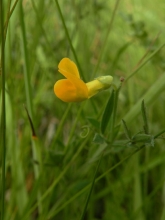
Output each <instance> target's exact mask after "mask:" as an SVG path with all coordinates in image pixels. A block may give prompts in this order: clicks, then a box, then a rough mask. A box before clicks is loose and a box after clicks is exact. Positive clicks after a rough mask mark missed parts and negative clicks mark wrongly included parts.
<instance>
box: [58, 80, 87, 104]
mask: <svg viewBox="0 0 165 220" xmlns="http://www.w3.org/2000/svg"><path fill="white" fill-rule="evenodd" d="M84 84H85V83H84ZM54 93H55V94H56V96H57V97H58V98H59V99H61V100H62V101H64V102H81V101H83V100H85V99H87V98H88V93H87V88H86V85H85V89H84V87H83V88H81V87H80V88H79V86H78V85H77V84H76V85H75V84H74V83H72V82H71V81H70V80H68V79H61V80H58V81H57V82H56V83H55V85H54Z"/></svg>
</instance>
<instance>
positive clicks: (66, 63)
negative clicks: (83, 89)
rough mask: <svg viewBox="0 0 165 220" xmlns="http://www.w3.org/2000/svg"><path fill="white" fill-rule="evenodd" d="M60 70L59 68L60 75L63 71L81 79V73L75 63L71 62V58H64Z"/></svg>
mask: <svg viewBox="0 0 165 220" xmlns="http://www.w3.org/2000/svg"><path fill="white" fill-rule="evenodd" d="M58 68H59V72H60V73H62V72H61V70H62V71H66V72H69V73H71V74H73V75H74V76H76V77H77V78H80V74H79V71H78V69H77V66H76V64H75V63H74V62H73V61H71V60H70V59H69V58H63V59H62V60H61V61H60V63H59V65H58ZM62 74H63V73H62ZM65 77H66V76H65ZM66 78H68V77H66Z"/></svg>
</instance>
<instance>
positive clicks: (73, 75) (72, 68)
mask: <svg viewBox="0 0 165 220" xmlns="http://www.w3.org/2000/svg"><path fill="white" fill-rule="evenodd" d="M58 68H59V70H58V71H59V72H60V73H61V74H62V75H63V76H65V77H66V79H61V80H58V81H57V82H56V83H55V84H54V93H55V94H56V96H57V97H58V98H59V99H61V100H62V101H64V102H81V101H84V100H86V99H89V98H91V97H92V96H94V95H95V94H97V93H98V92H99V91H101V90H104V89H107V88H109V87H110V86H111V84H112V81H113V77H112V76H101V77H98V78H96V79H94V80H93V81H91V82H88V83H85V82H84V81H82V80H81V79H80V74H79V71H78V69H77V66H76V64H75V63H74V62H73V61H71V60H70V59H69V58H63V59H62V60H61V61H60V63H59V65H58Z"/></svg>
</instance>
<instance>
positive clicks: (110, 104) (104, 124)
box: [101, 90, 115, 134]
mask: <svg viewBox="0 0 165 220" xmlns="http://www.w3.org/2000/svg"><path fill="white" fill-rule="evenodd" d="M114 96H115V90H113V91H112V93H111V96H110V98H109V100H108V102H107V104H106V107H105V110H104V113H103V116H102V120H101V132H102V134H104V132H105V129H106V127H107V125H108V122H109V120H110V118H111V115H112V112H113V106H114Z"/></svg>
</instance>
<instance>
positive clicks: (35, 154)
mask: <svg viewBox="0 0 165 220" xmlns="http://www.w3.org/2000/svg"><path fill="white" fill-rule="evenodd" d="M20 24H21V32H22V46H23V55H24V81H25V92H26V101H27V108H28V111H29V115H30V117H31V119H32V121H33V119H34V114H33V103H32V90H31V86H30V71H29V60H28V50H27V40H26V28H25V22H24V12H23V8H22V2H20ZM32 152H33V160H34V161H38V162H39V164H42V163H41V152H40V150H39V146H38V144H36V142H35V140H33V138H32ZM39 168H40V169H39ZM40 171H41V166H40V167H39V166H38V165H37V164H34V175H35V178H36V179H37V178H38V177H39V173H40ZM40 195H41V194H40V192H38V208H39V212H41V209H42V207H41V203H40Z"/></svg>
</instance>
